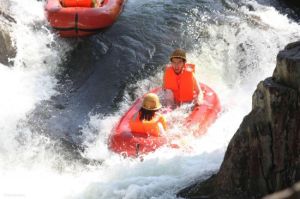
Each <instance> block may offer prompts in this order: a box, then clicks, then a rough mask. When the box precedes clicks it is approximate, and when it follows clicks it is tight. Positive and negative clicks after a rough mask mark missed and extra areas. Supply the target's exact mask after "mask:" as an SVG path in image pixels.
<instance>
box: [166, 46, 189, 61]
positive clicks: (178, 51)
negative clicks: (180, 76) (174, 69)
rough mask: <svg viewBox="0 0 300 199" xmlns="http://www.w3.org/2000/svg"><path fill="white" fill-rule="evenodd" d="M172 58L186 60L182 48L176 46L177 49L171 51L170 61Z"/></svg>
mask: <svg viewBox="0 0 300 199" xmlns="http://www.w3.org/2000/svg"><path fill="white" fill-rule="evenodd" d="M173 58H181V59H183V60H184V61H186V53H185V51H184V50H182V49H179V48H178V49H176V50H174V52H173V53H172V55H171V57H170V61H172V59H173Z"/></svg>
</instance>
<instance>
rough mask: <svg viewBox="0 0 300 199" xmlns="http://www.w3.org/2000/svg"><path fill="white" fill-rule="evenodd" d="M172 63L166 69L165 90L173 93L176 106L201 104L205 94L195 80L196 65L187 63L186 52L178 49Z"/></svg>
mask: <svg viewBox="0 0 300 199" xmlns="http://www.w3.org/2000/svg"><path fill="white" fill-rule="evenodd" d="M170 61H171V63H170V64H168V65H167V66H166V69H165V74H164V80H163V88H164V89H170V90H171V91H172V93H173V96H174V100H175V102H176V104H182V103H189V102H194V103H195V104H197V105H199V104H201V102H202V99H203V94H202V91H201V89H200V86H199V83H198V82H197V79H196V78H195V65H194V64H187V63H186V53H185V51H184V50H182V49H176V50H175V51H174V52H173V53H172V54H171V56H170Z"/></svg>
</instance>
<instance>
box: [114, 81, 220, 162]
mask: <svg viewBox="0 0 300 199" xmlns="http://www.w3.org/2000/svg"><path fill="white" fill-rule="evenodd" d="M200 87H201V89H202V91H203V94H204V101H203V103H202V104H201V105H200V106H195V108H194V109H193V111H192V112H191V114H190V115H189V116H188V117H187V118H186V120H185V121H186V126H187V127H189V126H191V125H192V126H193V129H195V126H196V125H197V126H196V127H197V128H196V129H197V131H196V133H195V131H193V133H194V136H200V135H202V134H204V133H205V132H206V130H207V128H208V127H209V125H210V124H212V123H213V122H214V121H215V120H216V118H217V116H218V113H219V112H220V110H221V106H220V102H219V99H218V96H217V95H216V93H215V92H214V91H213V90H212V89H211V88H209V87H208V86H206V85H205V84H200ZM160 91H161V88H155V89H153V90H152V91H150V92H152V93H158V92H160ZM142 100H143V97H140V98H138V99H137V100H136V101H135V103H134V104H133V105H132V106H131V108H130V109H129V110H128V111H127V112H126V113H125V115H124V116H123V117H122V118H121V120H120V121H119V123H118V124H117V126H116V127H115V128H114V129H113V130H112V133H111V135H110V137H109V146H108V147H109V149H110V150H112V151H114V152H116V153H120V154H122V155H124V156H130V157H137V156H138V155H140V154H146V153H149V152H153V151H155V150H156V149H157V148H159V147H160V146H162V145H165V144H169V145H170V146H171V147H172V146H173V145H172V144H171V139H169V138H167V137H165V136H160V137H154V136H145V135H141V134H135V133H134V132H131V131H130V129H129V121H130V119H131V118H132V116H133V115H134V114H135V113H136V112H137V111H139V109H140V107H141V104H142ZM191 132H192V131H191ZM175 147H176V146H175Z"/></svg>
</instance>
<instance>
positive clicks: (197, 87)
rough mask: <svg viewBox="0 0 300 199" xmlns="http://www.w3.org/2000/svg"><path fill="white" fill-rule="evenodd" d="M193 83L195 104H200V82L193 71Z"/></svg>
mask: <svg viewBox="0 0 300 199" xmlns="http://www.w3.org/2000/svg"><path fill="white" fill-rule="evenodd" d="M193 79H194V85H195V96H194V99H195V104H197V105H200V104H201V103H202V102H203V92H202V90H201V88H200V84H199V82H198V81H197V79H196V77H195V74H194V73H193Z"/></svg>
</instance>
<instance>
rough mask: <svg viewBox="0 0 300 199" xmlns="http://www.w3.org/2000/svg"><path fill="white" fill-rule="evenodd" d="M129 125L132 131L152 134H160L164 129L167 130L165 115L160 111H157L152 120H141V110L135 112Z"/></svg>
mask: <svg viewBox="0 0 300 199" xmlns="http://www.w3.org/2000/svg"><path fill="white" fill-rule="evenodd" d="M129 126H130V129H131V131H132V132H134V133H140V134H146V135H148V136H149V135H151V136H156V137H158V136H160V133H161V131H162V129H161V128H163V130H166V128H167V124H166V120H165V118H164V116H162V115H161V114H159V113H155V115H154V117H153V118H152V120H150V121H147V120H142V121H141V120H140V114H139V112H138V113H136V114H134V116H133V117H132V118H131V120H130V122H129Z"/></svg>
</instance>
